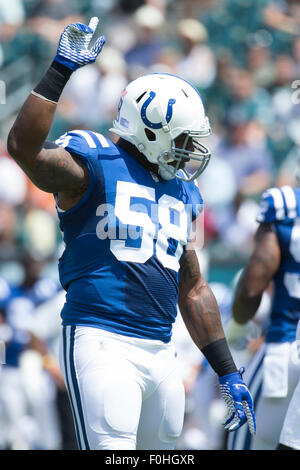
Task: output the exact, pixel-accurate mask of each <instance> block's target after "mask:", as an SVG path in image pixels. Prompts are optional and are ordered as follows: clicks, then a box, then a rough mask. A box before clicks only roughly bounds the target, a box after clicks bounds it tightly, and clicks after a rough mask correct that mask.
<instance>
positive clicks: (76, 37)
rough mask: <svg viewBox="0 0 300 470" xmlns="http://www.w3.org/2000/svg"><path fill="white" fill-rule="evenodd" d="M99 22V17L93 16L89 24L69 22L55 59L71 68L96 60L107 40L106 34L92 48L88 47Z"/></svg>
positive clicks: (74, 68)
mask: <svg viewBox="0 0 300 470" xmlns="http://www.w3.org/2000/svg"><path fill="white" fill-rule="evenodd" d="M98 22H99V20H98V18H97V17H93V18H92V19H91V21H90V23H89V25H88V26H86V25H84V24H81V23H72V24H69V25H68V26H67V27H66V28H65V29H64V31H63V33H62V35H61V37H60V40H59V44H58V48H57V53H56V56H55V59H54V60H56V62H60V63H61V64H63V65H64V66H66V67H68V68H69V69H71V70H76V69H78V68H79V67H83V66H84V65H87V64H92V63H93V62H95V60H96V59H97V57H98V55H99V54H100V52H101V50H102V47H103V45H104V43H105V41H106V39H105V36H101V37H100V38H99V39H97V41H96V42H95V45H94V46H93V47H92V49H88V46H89V44H90V41H91V39H92V37H93V34H94V32H95V30H96V28H97V25H98Z"/></svg>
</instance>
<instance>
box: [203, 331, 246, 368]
mask: <svg viewBox="0 0 300 470" xmlns="http://www.w3.org/2000/svg"><path fill="white" fill-rule="evenodd" d="M201 352H202V353H203V354H204V356H205V357H206V359H207V360H208V362H209V364H210V365H211V367H212V368H213V369H214V371H215V372H216V373H217V374H218V376H219V377H222V376H223V375H227V374H232V373H233V372H237V367H236V365H235V363H234V361H233V359H232V355H231V352H230V349H229V347H228V344H227V341H226V339H225V338H221V339H218V340H217V341H214V342H213V343H210V344H208V345H207V346H204V348H202V349H201Z"/></svg>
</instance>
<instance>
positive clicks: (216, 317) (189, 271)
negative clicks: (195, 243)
mask: <svg viewBox="0 0 300 470" xmlns="http://www.w3.org/2000/svg"><path fill="white" fill-rule="evenodd" d="M178 302H179V308H180V311H181V315H182V318H183V320H184V322H185V324H186V327H187V329H188V331H189V333H190V335H191V337H192V339H193V340H194V342H195V344H196V345H197V346H198V347H199V349H202V348H203V347H204V346H206V345H207V344H210V343H211V342H213V341H216V340H217V339H221V338H224V331H223V326H222V322H221V318H220V312H219V308H218V305H217V302H216V299H215V296H214V294H213V292H212V291H211V289H210V287H209V286H208V285H207V283H206V281H205V280H204V278H203V277H202V276H201V273H200V268H199V263H198V259H197V255H196V253H195V252H194V251H192V250H191V251H187V252H186V253H185V255H184V257H183V260H182V263H181V267H180V282H179V299H178Z"/></svg>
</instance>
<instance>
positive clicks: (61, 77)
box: [33, 61, 72, 103]
mask: <svg viewBox="0 0 300 470" xmlns="http://www.w3.org/2000/svg"><path fill="white" fill-rule="evenodd" d="M71 74H72V70H70V69H68V67H65V66H64V65H62V64H60V63H59V62H56V61H53V62H52V64H51V65H50V67H49V69H48V70H47V72H46V74H45V75H44V77H43V78H42V80H41V81H40V82H39V83H38V85H37V86H36V87H35V88H34V90H33V91H34V93H36V94H38V95H40V96H42V97H44V98H46V99H47V100H49V101H53V102H55V103H57V102H58V100H59V98H60V95H61V94H62V91H63V89H64V87H65V85H66V83H67V81H68V80H69V78H70V76H71Z"/></svg>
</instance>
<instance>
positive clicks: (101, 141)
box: [55, 129, 111, 156]
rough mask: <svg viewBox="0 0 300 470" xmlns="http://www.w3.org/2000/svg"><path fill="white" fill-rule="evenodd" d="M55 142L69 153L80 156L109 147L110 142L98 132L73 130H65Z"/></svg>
mask: <svg viewBox="0 0 300 470" xmlns="http://www.w3.org/2000/svg"><path fill="white" fill-rule="evenodd" d="M55 143H56V144H57V145H60V146H61V147H63V148H65V149H66V150H68V151H69V152H71V153H75V154H77V155H81V156H87V155H91V154H93V153H95V154H96V153H99V150H101V149H105V148H109V147H110V146H111V143H110V141H109V140H108V139H106V137H104V136H103V135H102V134H98V132H92V131H87V130H81V129H80V130H74V131H70V132H66V133H65V134H63V135H62V136H61V137H59V138H58V139H57V140H56V141H55Z"/></svg>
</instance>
